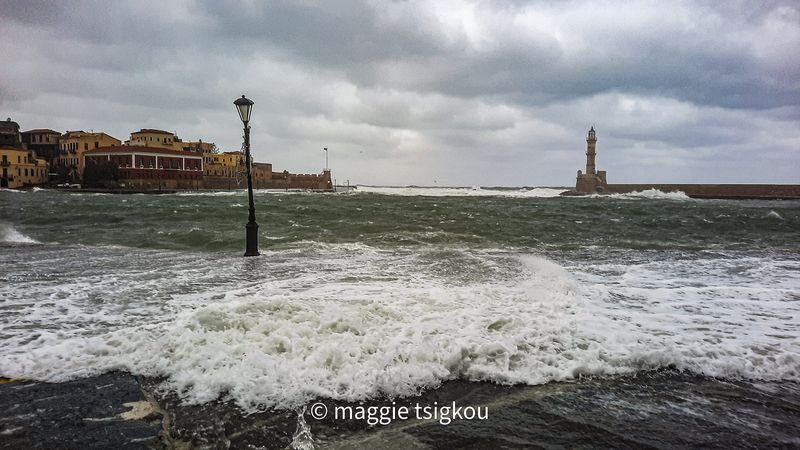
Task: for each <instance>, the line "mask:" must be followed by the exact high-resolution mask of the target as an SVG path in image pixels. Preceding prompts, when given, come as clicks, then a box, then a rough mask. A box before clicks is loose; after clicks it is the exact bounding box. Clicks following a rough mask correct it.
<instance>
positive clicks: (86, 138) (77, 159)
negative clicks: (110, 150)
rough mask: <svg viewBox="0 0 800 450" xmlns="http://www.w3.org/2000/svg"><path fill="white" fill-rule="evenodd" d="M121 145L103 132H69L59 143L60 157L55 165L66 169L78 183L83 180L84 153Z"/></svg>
mask: <svg viewBox="0 0 800 450" xmlns="http://www.w3.org/2000/svg"><path fill="white" fill-rule="evenodd" d="M120 143H121V142H120V140H119V139H117V138H115V137H113V136H109V135H108V134H106V133H102V132H90V133H87V132H85V131H82V130H81V131H67V132H66V133H64V135H63V136H61V139H60V141H59V144H58V145H59V147H60V155H59V156H58V158H57V159H56V163H55V164H56V165H58V166H61V167H64V168H66V170H67V171H68V172H69V178H70V179H71V180H73V181H78V180H80V179H82V178H83V169H84V168H85V164H84V162H85V159H84V157H83V155H84V153H86V152H88V151H89V150H94V149H98V148H101V147H110V146H114V145H120Z"/></svg>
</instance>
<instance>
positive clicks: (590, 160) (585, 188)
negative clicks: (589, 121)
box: [575, 125, 607, 194]
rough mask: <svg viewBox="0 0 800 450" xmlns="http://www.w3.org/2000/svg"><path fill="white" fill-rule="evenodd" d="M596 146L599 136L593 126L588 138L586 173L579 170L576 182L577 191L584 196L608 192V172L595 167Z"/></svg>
mask: <svg viewBox="0 0 800 450" xmlns="http://www.w3.org/2000/svg"><path fill="white" fill-rule="evenodd" d="M596 146H597V135H596V133H595V131H594V125H593V126H592V128H590V129H589V135H588V136H586V173H583V172H581V171H580V170H579V171H578V177H577V180H576V182H575V191H577V192H579V193H582V194H594V193H598V192H604V191H605V190H606V186H607V183H606V171H605V170H601V171H597V169H596V167H595V156H596V155H597V153H596Z"/></svg>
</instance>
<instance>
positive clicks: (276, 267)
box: [0, 186, 800, 447]
mask: <svg viewBox="0 0 800 450" xmlns="http://www.w3.org/2000/svg"><path fill="white" fill-rule="evenodd" d="M563 190H564V189H559V188H542V187H539V188H478V187H474V188H471V187H467V188H422V187H369V186H358V187H357V188H356V189H353V190H350V191H346V192H337V193H306V192H282V191H256V193H255V207H256V216H257V222H258V225H259V245H260V251H261V256H260V257H254V258H244V257H242V254H243V252H244V225H245V222H246V221H247V204H248V202H247V194H246V192H244V191H226V192H202V191H196V192H178V193H173V194H161V195H141V194H132V195H112V194H101V193H82V192H77V191H76V192H69V191H54V190H46V189H34V190H28V191H13V190H0V342H2V345H0V376H2V377H6V378H21V379H31V380H42V381H48V382H56V383H58V382H66V381H69V380H74V379H79V378H84V377H91V376H96V375H99V374H103V373H106V372H113V371H122V372H127V373H131V374H135V375H137V376H147V377H153V378H156V379H159V380H161V381H160V383H161V384H160V386H161V388H162V389H164V390H166V391H169V392H172V393H174V394H175V395H176V396H177V397H178V398H180V400H181V402H183V403H185V404H187V405H200V404H205V403H209V402H215V401H220V400H224V401H226V402H229V403H231V404H233V405H235V406H236V407H237V408H239V409H240V410H241V411H242V412H244V413H245V414H251V413H253V414H254V413H258V412H261V411H266V410H298V411H302V408H303V407H304V406H306V405H308V404H310V403H311V402H314V401H316V400H318V399H327V400H331V401H337V402H350V403H351V404H363V402H370V401H384V402H385V401H391V400H395V399H403V398H409V397H414V396H417V397H415V398H420V397H419V396H421V395H422V396H424V395H426V393H435V392H437V390H438V389H441V388H442V386H445V385H448V383H467V385H475V386H491V387H493V388H494V387H497V388H499V389H501V390H500V392H501V393H502V392H516V391H514V389H521V388H523V387H525V388H526V389H527V388H537V387H538V388H537V389H550V390H552V389H553V388H555V387H559V386H562V387H563V386H578V387H580V390H579V391H575V390H572V391H569V392H571V394H570V395H573V396H575V397H576V398H575V399H574V401H576V402H579V400H580V398H579V397H580V395H590V394H591V395H594V396H595V397H594V398H595V400H597V402H600V403H599V404H600V405H601V406H602V405H605V406H603V407H602V408H601V410H602V411H605V413H606V414H616V413H614V411H624V414H626V415H627V417H626V416H623V417H621V419H620V420H621V422H620V423H625V422H628V423H630V422H631V421H633V420H634V419H636V420H639V419H641V417H642V415H649V417H651V418H652V419H653V421H654V422H653V421H651V422H648V423H650V424H651V425H652V426H653V428H654V430H656V431H658V432H659V433H660V434H661V435H663V439H666V440H663V441H658V442H649V443H648V444H649V445H654V446H656V447H658V446H659V445H661V446H671V445H669V444H670V441H669V440H668V439H669V435H670V434H672V433H680V430H676V428H680V427H674V425H671V424H670V423H668V422H666V421H665V422H663V423H661V425H659V422H658V419H657V417H658V414H665V415H669V414H672V417H675V415H676V414H678V415H682V416H681V417H684V418H691V421H690V425H687V426H689V427H690V431H689V432H687V435H694V436H703V435H704V433H705V434H709V433H711V435H712V438H711V440H708V441H703V440H697V441H691V440H690V441H685V442H678V443H677V445H678V446H681V444H683V445H688V446H692V445H705V444H708V445H710V446H713V445H711V444H713V443H714V442H718V441H715V440H714V436H717V438H718V437H719V433H720V431H719V430H718V429H717V428H714V427H718V426H720V424H719V423H718V422H719V420H722V419H720V417H722V416H723V415H724V414H722V413H719V414H718V415H717V416H714V417H715V419H714V420H705V421H704V417H703V415H704V414H706V413H707V412H708V410H709V408H711V406H709V405H710V404H712V403H714V402H715V401H718V400H719V399H720V398H724V399H725V401H726V402H729V403H730V404H732V405H734V407H735V408H736V407H738V408H739V409H740V414H738V415H732V416H731V417H728V418H727V419H725V420H729V424H730V426H729V427H728V429H729V430H739V431H741V430H742V429H747V430H749V431H748V432H749V433H751V434H749V435H746V436H743V437H742V438H741V439H742V440H735V441H732V442H733V444H743V443H745V442H750V443H751V444H753V445H757V444H758V443H759V442H760V443H761V444H763V445H767V446H772V445H775V446H798V445H800V438H799V437H798V435H797V434H796V433H797V430H798V428H797V423H798V419H800V387H799V385H798V382H800V201H777V200H776V201H771V200H737V201H732V200H698V199H691V198H688V197H687V196H685V195H684V194H682V193H680V192H673V193H664V192H660V191H644V192H638V193H632V194H622V195H602V196H599V195H598V196H586V197H560V196H558V194H559V193H560V192H562V191H563ZM632 377H633V378H632ZM686 377H690V379H700V380H705V381H708V382H712V383H713V386H714V389H716V391H714V392H711V393H709V392H710V391H708V390H706V391H705V392H700V391H698V392H694V393H692V392H688V391H681V392H682V393H681V394H680V395H681V396H682V397H681V398H682V399H683V400H682V401H675V402H673V403H674V404H672V403H671V405H672V406H673V407H674V408H673V410H672V412H669V413H665V412H664V411H665V408H666V406H664V405H665V403H664V402H650V403H649V404H648V403H647V402H644V403H642V404H641V405H639V404H637V405H638V406H636V407H631V406H630V404H628V407H627V408H626V407H624V405H621V404H620V403H621V401H620V398H621V397H619V395H617V394H614V395H612V393H613V392H615V391H614V386H622V385H623V384H624V386H625V391H626V392H627V394H626V395H628V396H629V397H626V398H641V397H642V396H648V395H650V396H654V395H655V396H656V397H657V396H658V390H659V386H661V385H672V384H675V383H677V382H678V381H680V382H681V383H683V380H686V379H687V378H686ZM632 379H634V380H638V381H635V382H631V381H630V380H632ZM676 380H678V381H676ZM586 383H589V384H586ZM688 385H689V386H695V385H694V384H692V383H689V384H688ZM591 386H602V389H601V388H596V389H595V388H591V389H590V387H591ZM682 386H683V385H682ZM559 389H561V388H559ZM597 389H601V390H602V392H605V393H607V394H608V395H607V398H604V399H599V400H598V399H597V397H596V396H597V393H598V392H599V391H598V390H597ZM680 389H685V386H684V387H682V388H680ZM690 390H691V389H690ZM712 390H713V389H712ZM742 390H744V392H747V393H750V394H752V395H756V394H757V395H758V396H760V397H758V398H759V399H758V400H757V401H753V400H752V399H749V400H748V399H747V398H746V396H745V395H743V394H741V392H742ZM541 392H544V391H541ZM548 392H550V391H548ZM559 392H561V391H559ZM580 392H584V393H585V394H580ZM654 392H655V394H654ZM732 392H733V393H737V394H736V395H733V394H731V393H732ZM579 394H580V395H579ZM498 395H499V394H498ZM509 395H510V394H509ZM553 395H555V394H553ZM615 395H617V396H616V397H615ZM752 395H751V396H752ZM631 396H632V397H631ZM423 398H424V397H423ZM493 398H494V394H493ZM765 398H766V400H765ZM466 399H467V401H468V400H469V397H466ZM601 400H602V401H601ZM602 402H606V403H602ZM770 402H773V407H770V406H769V404H770ZM656 403H657V404H658V405H660V406H659V408H661V409H657V408H655V406H654V405H656ZM765 404H766V405H767V407H765V408H763V409H764V410H763V411H762V410H760V409H759V411H761V412H759V413H758V414H755V413H753V411H755V409H757V407H758V405H761V406H760V407H764V405H765ZM609 405H610V406H609ZM648 405H649V406H648ZM676 405H677V406H676ZM551 406H552V405H551ZM562 406H563V405H562ZM620 408H621V409H620ZM637 408H638V409H637ZM648 408H649V409H648ZM654 408H655V409H654ZM659 411H660V413H659ZM748 411H749V412H748ZM491 413H492V411H491V405H490V414H491ZM593 414H600V413H598V411H597V410H596V411H594V412H593ZM619 414H623V413H619ZM747 414H751V416H752V417H749V418H748V417H746V415H747ZM578 415H580V411H574V412H573V414H572V416H571V417H577V416H578ZM495 417H497V415H495ZM301 419H302V417H301ZM575 420H577V419H575ZM581 420H583V422H587V423H588V422H592V421H594V422H597V421H598V420H600V419H599V418H597V417H594V418H592V417H590V418H586V417H584V418H583V419H581ZM664 420H666V419H664ZM715 421H716V422H715ZM540 425H541V424H540ZM497 426H498V428H497V429H495V432H497V433H499V434H502V433H505V434H506V435H508V434H514V433H511V432H509V431H508V430H505V431H503V430H501V429H500V428H502V426H503V424H502V423H499V424H498V425H497ZM517 426H519V424H517ZM378 427H380V425H378ZM691 427H693V428H691ZM310 428H311V430H310V436H313V435H314V425H313V424H311V425H310ZM612 431H613V430H612ZM712 431H713V433H717V434H713V433H712ZM739 431H737V432H739ZM731 432H733V431H731ZM487 433H490V432H489V431H487ZM626 433H632V431H630V430H628V431H621V432H619V433H618V435H619V436H620V439H624V438H625V436H626ZM781 433H783V434H781ZM690 438H691V436H690V437H689V438H687V439H690ZM331 439H334V441H335V439H336V438H331ZM508 439H511V437H508ZM520 439H522V440H520V441H512V440H506V441H503V442H506V443H509V442H516V444H519V445H520V446H527V445H533V444H537V445H544V446H547V445H546V444H547V441H545V442H539V441H536V440H535V439H536V438H535V437H530V436H528V437H525V438H524V439H523V438H520ZM697 439H701V438H700V437H698V438H697ZM748 440H749V441H748ZM416 442H417V443H420V442H422V441H419V440H418V441H416ZM426 442H428V441H426ZM430 442H434V443H435V442H436V440H435V439H434V440H433V441H430ZM430 442H428V443H427V444H425V445H420V446H422V447H424V446H426V445H429V444H430ZM487 442H488V441H487ZM586 442H591V440H588V441H586ZM619 442H624V441H619ZM638 442H639V443H640V444H642V445H644V444H645V443H643V442H642V441H638ZM490 443H491V442H490ZM494 443H497V442H494ZM659 443H660V444H659ZM516 444H515V445H516ZM487 445H488V444H487ZM566 445H567V446H569V441H567V442H566ZM409 446H413V445H411V444H409ZM433 446H434V447H435V446H436V445H433ZM488 447H492V445H488Z"/></svg>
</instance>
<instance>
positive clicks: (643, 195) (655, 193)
mask: <svg viewBox="0 0 800 450" xmlns="http://www.w3.org/2000/svg"><path fill="white" fill-rule="evenodd" d="M610 197H614V198H619V199H665V200H692V198H691V197H689V196H688V195H686V194H685V193H684V192H681V191H671V192H663V191H660V190H658V189H647V190H644V191H637V192H628V193H625V194H610Z"/></svg>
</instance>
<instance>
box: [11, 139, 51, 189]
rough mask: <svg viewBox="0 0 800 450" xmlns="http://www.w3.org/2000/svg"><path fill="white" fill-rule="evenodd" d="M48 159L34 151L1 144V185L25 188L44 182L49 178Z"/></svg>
mask: <svg viewBox="0 0 800 450" xmlns="http://www.w3.org/2000/svg"><path fill="white" fill-rule="evenodd" d="M48 173H49V167H48V164H47V161H45V160H44V159H40V158H36V157H35V156H34V154H33V152H31V151H29V150H26V149H24V148H19V147H13V146H0V187H3V188H12V189H15V188H23V187H29V186H36V185H40V184H44V183H45V182H46V181H47V179H48Z"/></svg>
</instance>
